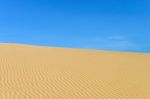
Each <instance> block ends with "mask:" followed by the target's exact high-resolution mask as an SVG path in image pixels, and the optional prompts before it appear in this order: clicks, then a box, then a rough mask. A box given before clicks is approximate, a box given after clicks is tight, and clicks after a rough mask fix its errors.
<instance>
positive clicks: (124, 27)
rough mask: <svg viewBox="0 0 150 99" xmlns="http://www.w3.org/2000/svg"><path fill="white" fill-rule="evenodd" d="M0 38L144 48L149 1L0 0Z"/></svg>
mask: <svg viewBox="0 0 150 99" xmlns="http://www.w3.org/2000/svg"><path fill="white" fill-rule="evenodd" d="M0 42H2V43H23V44H33V45H43V46H58V47H69V48H85V49H98V50H114V51H131V52H150V0H0Z"/></svg>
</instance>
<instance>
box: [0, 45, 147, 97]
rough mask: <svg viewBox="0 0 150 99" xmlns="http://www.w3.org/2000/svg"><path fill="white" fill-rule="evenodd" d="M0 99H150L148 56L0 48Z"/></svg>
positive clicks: (24, 47) (15, 46)
mask: <svg viewBox="0 0 150 99" xmlns="http://www.w3.org/2000/svg"><path fill="white" fill-rule="evenodd" d="M0 99H150V54H144V53H124V52H109V51H92V50H80V49H66V48H53V47H36V46H29V45H16V44H0Z"/></svg>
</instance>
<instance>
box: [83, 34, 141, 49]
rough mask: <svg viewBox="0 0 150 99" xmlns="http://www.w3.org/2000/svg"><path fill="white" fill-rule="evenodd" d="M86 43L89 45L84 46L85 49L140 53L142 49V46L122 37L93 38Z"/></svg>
mask: <svg viewBox="0 0 150 99" xmlns="http://www.w3.org/2000/svg"><path fill="white" fill-rule="evenodd" d="M85 43H87V44H85V45H83V47H84V48H93V49H102V50H119V51H135V50H137V51H138V50H139V49H140V46H139V45H138V44H137V43H135V42H133V41H132V40H130V38H128V37H126V36H120V35H113V36H105V37H93V38H90V39H88V40H87V42H85Z"/></svg>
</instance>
